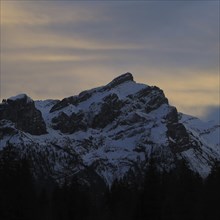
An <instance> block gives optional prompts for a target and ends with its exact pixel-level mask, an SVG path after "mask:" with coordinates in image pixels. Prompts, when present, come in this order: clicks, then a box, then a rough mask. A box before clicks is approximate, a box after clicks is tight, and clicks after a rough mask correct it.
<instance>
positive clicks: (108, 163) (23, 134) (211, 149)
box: [0, 73, 220, 185]
mask: <svg viewBox="0 0 220 220" xmlns="http://www.w3.org/2000/svg"><path fill="white" fill-rule="evenodd" d="M219 130H220V125H218V124H215V123H214V122H207V123H206V122H203V121H201V120H199V119H198V118H195V117H193V116H189V115H185V114H182V113H179V112H178V111H177V109H176V108H175V107H174V106H171V105H170V104H169V101H168V99H167V98H166V96H165V94H164V92H163V91H162V90H161V89H160V88H158V87H156V86H148V85H144V84H140V83H136V82H135V81H134V79H133V76H132V74H131V73H125V74H123V75H121V76H119V77H117V78H115V79H114V80H112V81H111V82H110V83H108V84H107V85H105V86H102V87H98V88H94V89H91V90H86V91H83V92H81V93H80V94H79V95H75V96H71V97H67V98H64V99H63V100H44V101H33V100H32V99H31V98H29V97H28V96H27V95H25V94H20V95H17V96H15V97H11V98H8V99H5V100H3V101H2V103H1V104H0V151H3V150H4V149H6V148H8V147H12V148H13V149H15V150H16V152H17V154H18V155H19V157H21V158H22V157H26V158H29V160H30V161H31V165H32V169H33V172H34V174H35V176H36V178H40V177H42V176H43V177H44V178H45V179H48V180H50V181H51V180H52V181H55V182H58V183H60V182H63V181H64V180H65V181H66V180H68V179H69V178H72V177H73V176H74V175H77V176H78V177H80V178H81V180H82V181H84V182H85V183H86V184H93V183H97V182H99V183H102V184H105V185H111V183H112V182H113V181H114V180H115V179H116V178H117V179H120V178H122V177H127V178H129V176H131V174H132V175H133V176H134V175H135V177H137V178H139V177H140V178H141V176H142V174H143V172H144V171H145V169H146V167H147V166H148V164H149V161H150V159H152V158H153V159H154V161H155V162H156V164H157V168H158V170H161V171H164V170H167V171H168V170H170V169H173V168H174V167H175V166H176V164H177V163H178V162H179V161H182V160H184V161H185V162H186V164H187V165H188V167H189V168H190V169H191V170H193V171H195V172H196V173H198V174H199V175H200V176H202V177H206V176H207V175H208V174H209V173H210V170H211V168H212V166H213V164H214V163H215V162H216V161H220V143H219V142H220V141H219ZM0 156H1V154H0ZM132 178H133V177H132Z"/></svg>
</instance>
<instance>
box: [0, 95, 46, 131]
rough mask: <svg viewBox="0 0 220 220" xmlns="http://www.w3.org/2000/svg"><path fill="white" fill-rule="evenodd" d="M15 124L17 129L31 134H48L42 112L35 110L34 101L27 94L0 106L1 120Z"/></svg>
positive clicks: (12, 98)
mask: <svg viewBox="0 0 220 220" xmlns="http://www.w3.org/2000/svg"><path fill="white" fill-rule="evenodd" d="M2 119H6V120H10V121H12V122H14V123H15V125H16V128H17V129H19V130H22V131H25V132H28V133H30V134H34V135H40V134H46V133H47V131H46V124H45V122H44V120H43V118H42V114H41V112H40V111H39V110H38V109H36V108H35V105H34V101H33V100H32V99H30V98H29V97H28V96H27V95H26V94H20V95H18V96H15V97H11V98H9V99H7V100H4V102H3V103H2V104H1V105H0V120H2Z"/></svg>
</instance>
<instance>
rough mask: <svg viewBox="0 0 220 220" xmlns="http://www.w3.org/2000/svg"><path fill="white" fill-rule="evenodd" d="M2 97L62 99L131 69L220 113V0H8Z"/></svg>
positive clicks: (173, 98)
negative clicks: (25, 95)
mask: <svg viewBox="0 0 220 220" xmlns="http://www.w3.org/2000/svg"><path fill="white" fill-rule="evenodd" d="M0 4H1V32H0V37H1V39H0V40H1V41H0V43H1V44H0V49H1V78H0V86H1V90H0V92H1V97H0V98H1V100H2V99H3V98H8V97H10V96H14V95H16V94H19V93H26V94H28V95H29V96H30V97H32V98H33V99H35V100H37V99H41V100H42V99H62V98H64V97H68V96H72V95H76V94H78V93H79V92H81V91H83V90H86V89H90V88H94V87H97V86H101V85H105V84H107V83H108V82H110V81H111V80H112V79H113V78H115V77H117V76H118V75H120V74H123V73H125V72H131V73H132V74H133V76H134V80H135V81H136V82H140V83H144V84H147V85H156V86H158V87H160V88H161V89H162V90H163V91H164V93H165V95H166V97H168V99H169V102H170V104H171V105H174V106H176V107H177V109H178V111H180V112H184V113H186V114H190V115H194V116H197V117H200V118H202V119H203V120H206V121H207V120H213V119H214V120H217V121H219V105H220V95H219V93H220V76H219V32H220V30H219V6H220V2H219V1H212V0H210V1H208V0H207V1H206V0H201V1H199V0H197V1H196V0H194V1H191V0H188V1H180V0H179V1H172V0H171V1H166V0H164V1H138V0H137V1H116V0H114V1H108V0H106V1H104V0H103V1H70V0H69V1H61V0H60V1H55V0H48V1H31V0H24V1H23V0H19V1H13V0H10V1H6V0H2V1H0Z"/></svg>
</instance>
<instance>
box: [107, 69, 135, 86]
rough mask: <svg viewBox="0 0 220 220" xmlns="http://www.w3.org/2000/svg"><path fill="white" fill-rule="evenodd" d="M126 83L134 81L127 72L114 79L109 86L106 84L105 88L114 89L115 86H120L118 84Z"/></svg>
mask: <svg viewBox="0 0 220 220" xmlns="http://www.w3.org/2000/svg"><path fill="white" fill-rule="evenodd" d="M127 81H134V78H133V76H132V74H131V73H129V72H127V73H124V74H122V75H120V76H118V77H116V78H115V79H113V80H112V81H111V82H110V83H109V84H107V86H109V87H111V88H114V87H115V86H117V85H120V84H122V83H124V82H127Z"/></svg>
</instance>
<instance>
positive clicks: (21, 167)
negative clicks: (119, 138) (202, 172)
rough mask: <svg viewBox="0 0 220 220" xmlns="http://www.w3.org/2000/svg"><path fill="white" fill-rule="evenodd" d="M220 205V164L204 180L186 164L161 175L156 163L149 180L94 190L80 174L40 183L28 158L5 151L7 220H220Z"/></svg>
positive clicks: (0, 208) (2, 214)
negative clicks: (53, 182) (63, 180)
mask: <svg viewBox="0 0 220 220" xmlns="http://www.w3.org/2000/svg"><path fill="white" fill-rule="evenodd" d="M2 154H4V155H2ZM219 204H220V167H219V166H218V165H216V166H215V167H214V168H213V170H212V172H211V174H210V175H209V176H208V177H207V178H206V179H205V180H203V179H202V178H201V177H200V176H198V175H197V174H195V173H193V172H192V171H191V170H189V169H188V168H187V166H186V165H185V164H184V163H183V162H180V164H179V165H178V166H177V167H176V169H174V170H172V171H171V172H169V173H167V172H163V173H161V172H158V171H157V169H156V167H155V163H154V162H153V161H151V163H150V166H149V168H148V169H147V170H146V173H145V178H144V180H143V181H139V182H138V181H133V182H132V183H131V181H128V180H127V179H124V180H115V181H114V183H113V184H112V186H111V188H110V189H109V188H106V190H104V191H102V192H99V191H97V192H94V191H92V190H91V189H90V187H86V186H85V185H84V186H83V185H81V184H80V182H79V180H78V179H77V178H76V177H75V178H73V179H72V181H71V183H68V184H67V183H64V184H63V185H62V186H53V187H50V186H49V187H48V186H47V185H45V186H42V185H41V186H40V187H39V186H38V184H37V182H36V180H34V178H33V176H32V173H31V169H30V165H29V162H28V160H27V159H22V160H18V159H17V156H16V154H15V153H14V152H13V151H10V150H6V151H4V152H1V155H0V219H1V220H39V219H40V220H93V219H94V220H99V219H100V220H103V219H105V220H119V219H120V220H123V219H125V220H182V219H184V220H185V219H187V220H190V219H192V220H197V219H198V220H210V219H211V220H217V219H218V220H219V219H220V208H219V207H220V206H219Z"/></svg>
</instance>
